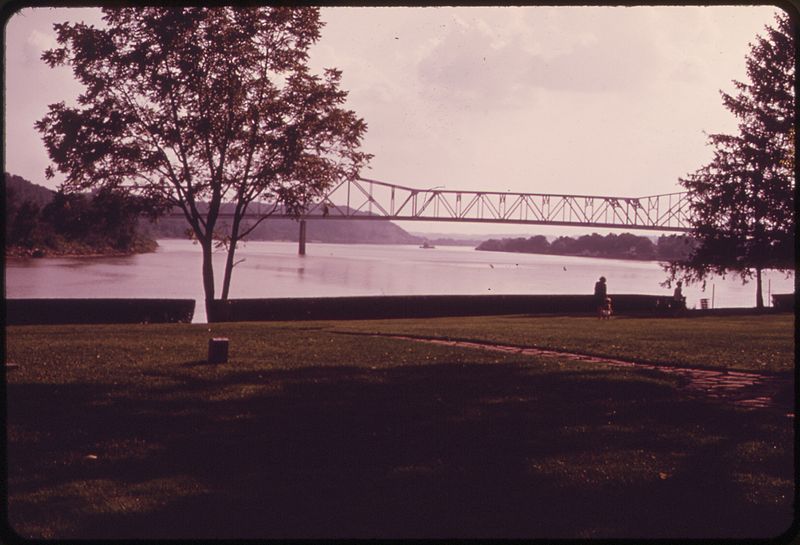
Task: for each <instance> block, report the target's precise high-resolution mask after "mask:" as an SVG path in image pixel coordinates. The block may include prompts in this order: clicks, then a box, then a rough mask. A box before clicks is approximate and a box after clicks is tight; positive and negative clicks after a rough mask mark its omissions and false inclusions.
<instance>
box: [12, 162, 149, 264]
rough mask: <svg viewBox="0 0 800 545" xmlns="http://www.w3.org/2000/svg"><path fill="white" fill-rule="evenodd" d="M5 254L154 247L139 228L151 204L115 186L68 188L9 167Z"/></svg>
mask: <svg viewBox="0 0 800 545" xmlns="http://www.w3.org/2000/svg"><path fill="white" fill-rule="evenodd" d="M5 198H6V203H5V204H6V209H5V213H6V216H5V228H6V254H7V255H18V256H35V257H39V256H45V255H86V254H103V255H108V254H130V253H140V252H150V251H153V250H155V248H156V247H157V244H156V242H155V240H153V239H152V238H149V237H147V236H146V235H143V234H141V233H140V230H139V223H140V219H139V218H140V215H141V214H142V213H143V212H145V211H146V210H147V209H148V207H147V206H146V205H145V203H143V202H141V201H140V200H138V199H134V198H131V197H127V196H124V195H121V194H118V193H113V192H111V191H103V190H101V191H98V192H96V193H94V194H83V193H72V194H65V193H60V192H55V191H51V190H49V189H47V188H44V187H41V186H38V185H36V184H33V183H31V182H29V181H27V180H25V179H24V178H21V177H19V176H15V175H13V174H9V173H5Z"/></svg>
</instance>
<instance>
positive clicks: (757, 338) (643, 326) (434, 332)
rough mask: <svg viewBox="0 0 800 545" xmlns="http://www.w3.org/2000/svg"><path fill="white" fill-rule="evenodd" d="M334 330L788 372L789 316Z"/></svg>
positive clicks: (384, 323) (443, 323) (494, 320)
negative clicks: (481, 342)
mask: <svg viewBox="0 0 800 545" xmlns="http://www.w3.org/2000/svg"><path fill="white" fill-rule="evenodd" d="M335 330H336V331H352V332H360V333H381V334H386V333H394V334H400V335H418V336H422V337H431V338H443V339H458V340H471V341H483V342H492V343H498V344H506V345H512V346H535V347H538V348H546V349H550V350H562V351H567V352H575V353H579V354H588V355H594V356H608V357H612V358H622V359H626V360H631V361H641V362H650V363H664V364H677V365H682V366H688V367H711V368H722V369H735V370H747V371H756V372H762V371H763V372H793V371H794V363H795V343H794V316H793V315H791V314H777V315H753V316H728V317H715V316H705V317H691V318H668V319H663V318H661V319H659V318H637V317H626V316H618V317H617V316H615V317H613V318H612V319H610V320H598V319H597V318H594V317H573V316H553V317H549V316H548V317H532V316H495V317H488V318H487V317H467V318H460V317H459V318H437V319H430V320H425V321H416V320H373V321H363V322H359V323H355V322H346V323H344V324H343V325H342V326H339V327H337V328H336V329H335Z"/></svg>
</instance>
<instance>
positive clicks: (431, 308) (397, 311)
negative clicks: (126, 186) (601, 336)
mask: <svg viewBox="0 0 800 545" xmlns="http://www.w3.org/2000/svg"><path fill="white" fill-rule="evenodd" d="M611 297H612V300H613V307H614V312H617V313H659V312H669V311H671V306H672V304H673V300H672V298H671V297H663V296H654V295H635V294H623V295H611ZM210 310H211V315H210V316H209V321H213V322H246V321H270V320H336V319H348V320H350V319H372V318H423V317H436V316H481V315H495V314H561V313H569V314H575V313H578V314H580V313H594V312H595V300H594V298H593V297H592V296H591V295H407V296H374V297H371V296H367V297H314V298H282V299H229V300H227V301H214V303H213V304H212V307H211V309H210Z"/></svg>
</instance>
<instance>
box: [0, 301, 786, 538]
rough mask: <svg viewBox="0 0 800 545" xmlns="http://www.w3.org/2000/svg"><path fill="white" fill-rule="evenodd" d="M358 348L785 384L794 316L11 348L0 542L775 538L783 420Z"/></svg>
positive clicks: (594, 380)
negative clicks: (465, 344) (446, 342)
mask: <svg viewBox="0 0 800 545" xmlns="http://www.w3.org/2000/svg"><path fill="white" fill-rule="evenodd" d="M353 332H360V333H365V332H373V333H374V332H381V333H402V334H413V335H420V336H426V337H448V338H460V339H472V340H489V341H495V342H502V343H505V344H515V345H537V346H541V347H550V348H559V349H566V350H573V351H576V352H582V353H592V354H601V355H611V356H616V357H626V358H628V359H642V360H648V361H661V362H669V363H680V364H686V365H702V366H721V365H725V366H729V367H731V368H737V369H753V370H770V371H775V372H788V371H789V370H790V369H791V368H792V366H793V361H794V341H793V317H791V316H788V315H786V316H782V315H778V316H751V317H746V319H742V318H740V317H735V318H721V317H713V318H693V319H663V320H651V319H626V318H618V319H615V320H611V321H603V322H601V321H598V320H593V319H588V318H568V317H554V318H537V317H525V316H516V317H481V318H448V319H427V320H421V319H420V320H380V321H378V320H376V321H360V322H294V323H270V324H266V323H239V324H214V325H209V326H204V325H185V324H170V325H136V326H27V327H9V328H7V330H6V336H7V338H6V341H7V347H6V352H7V361H9V362H13V363H16V364H19V367H18V368H13V369H9V370H8V371H7V403H8V405H7V409H8V410H7V426H8V445H7V447H8V449H7V452H8V469H9V475H8V500H9V521H10V523H11V525H12V528H14V529H15V531H16V532H18V533H19V534H20V535H22V536H26V537H39V538H74V539H86V538H97V539H109V538H150V539H157V538H185V539H198V538H265V537H270V538H281V537H307V538H317V537H344V538H347V537H520V538H530V537H539V538H547V537H573V538H575V537H577V538H582V537H632V538H642V537H771V536H775V535H778V534H780V533H782V532H783V531H785V530H787V529H788V527H789V525H790V523H791V521H792V517H793V498H794V493H795V491H794V474H793V444H794V434H793V420H792V419H791V418H787V417H786V416H785V412H786V411H785V410H783V411H779V410H744V409H740V408H735V407H733V406H729V405H724V404H720V403H715V402H711V401H707V400H702V399H700V400H698V399H693V398H690V397H688V396H686V395H685V394H684V392H683V391H682V390H681V388H680V383H679V382H678V381H677V379H675V378H672V377H668V376H666V375H663V374H660V373H657V372H650V371H631V370H620V369H613V368H609V367H605V366H603V365H598V364H590V363H586V362H576V361H571V360H568V359H559V358H537V357H532V356H523V355H518V354H506V353H496V352H490V351H481V350H471V349H464V348H452V347H444V346H434V345H428V344H423V343H417V342H413V341H406V340H399V339H390V338H380V337H364V336H361V335H353V334H352V333H353ZM211 336H226V337H228V338H230V340H231V348H230V362H229V363H228V364H225V365H219V366H212V365H208V364H206V363H205V361H204V360H205V356H206V349H207V342H208V338H209V337H211ZM790 362H791V363H790ZM787 409H788V408H787Z"/></svg>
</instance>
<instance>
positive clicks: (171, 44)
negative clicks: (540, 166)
mask: <svg viewBox="0 0 800 545" xmlns="http://www.w3.org/2000/svg"><path fill="white" fill-rule="evenodd" d="M103 21H104V27H103V28H95V27H93V26H87V25H85V24H83V23H75V24H72V23H62V24H57V25H55V29H56V31H57V39H58V43H59V46H60V47H57V48H55V49H51V50H49V51H46V52H45V53H44V55H43V59H44V61H45V62H47V63H48V64H49V65H50V66H52V67H55V66H60V65H67V66H70V67H72V70H73V72H74V74H75V77H76V78H77V80H79V81H80V82H81V83H82V84H83V85H84V86H85V90H84V92H83V93H82V94H81V95H80V96H79V97H78V101H77V102H78V104H77V106H75V107H72V106H68V105H66V104H65V103H64V102H61V103H59V104H53V105H51V106H50V109H49V111H48V113H47V115H46V116H45V117H44V118H43V119H41V120H40V121H38V122H37V123H36V127H37V128H38V130H39V131H40V132H41V133H42V136H43V140H44V142H45V145H46V147H47V151H48V153H49V155H50V158H51V159H52V161H53V163H54V164H55V166H56V168H57V169H58V170H59V171H60V172H62V173H64V174H65V175H66V182H65V183H64V188H65V189H68V190H80V189H87V188H96V187H98V186H100V187H105V188H120V187H124V188H126V190H129V191H132V192H135V193H138V194H140V195H143V196H145V197H148V198H150V199H151V200H153V201H154V202H158V203H160V205H161V207H162V208H172V209H177V210H180V211H182V212H183V215H184V216H185V218H186V220H187V221H188V223H189V225H190V227H191V232H192V233H193V235H194V236H195V237H196V238H197V239H198V241H199V242H200V243H201V245H202V247H203V258H204V265H203V280H204V288H205V292H206V300H207V301H208V300H211V299H213V296H214V280H213V266H212V264H211V251H212V250H211V248H212V246H211V243H212V239H214V238H215V237H217V238H218V239H219V238H222V239H224V240H225V241H226V243H227V244H226V246H227V249H228V259H227V262H226V270H225V279H224V282H223V298H225V297H226V296H227V291H228V286H229V284H230V274H231V270H232V268H233V253H234V252H235V250H236V242H237V241H238V240H240V239H242V238H244V237H245V236H246V235H247V234H248V233H249V232H250V231H252V229H254V228H255V227H256V226H257V225H258V222H259V221H260V220H261V219H264V218H265V217H266V216H267V215H269V213H271V211H274V210H275V208H276V207H277V206H282V207H285V209H286V210H287V211H288V212H290V213H293V214H295V215H299V214H301V213H302V211H303V210H304V209H305V208H306V206H307V205H308V204H309V203H310V202H311V201H312V200H313V199H314V198H316V197H318V196H320V195H321V194H322V193H323V191H324V190H325V188H327V187H328V186H329V185H330V184H332V183H333V182H335V181H339V180H341V179H352V178H355V177H356V176H358V173H359V170H360V169H361V168H362V167H363V166H364V165H365V164H366V163H367V162H368V160H369V158H370V156H369V155H368V154H366V153H363V152H361V151H360V150H359V148H360V144H361V140H362V138H363V135H364V134H365V132H366V123H365V122H364V121H363V120H362V119H360V118H359V117H357V116H356V115H355V113H354V112H352V111H350V110H347V109H345V108H344V107H343V104H344V102H345V100H346V97H347V93H346V92H345V91H342V90H341V89H340V88H339V85H340V81H341V72H340V71H338V70H336V69H327V70H325V71H324V74H323V75H321V76H318V75H314V74H312V73H311V72H310V71H309V68H308V66H307V61H308V51H309V47H310V46H311V45H312V44H313V43H314V42H315V41H316V40H318V39H319V37H320V30H321V28H322V26H323V23H322V22H321V21H320V18H319V9H317V8H311V7H301V8H283V7H235V8H234V7H215V8H202V7H146V8H107V9H104V10H103ZM47 174H48V176H53V175H54V171H53V170H52V168H51V167H49V168H48V171H47ZM256 201H259V202H263V201H267V202H271V203H273V207H272V208H267V209H266V211H263V210H262V209H261V207H259V211H258V213H259V214H260V218H259V219H258V220H257V221H255V222H249V223H247V224H245V223H244V222H243V221H242V219H243V217H244V215H245V214H246V213H247V212H248V207H250V205H251V204H252V203H253V202H256ZM253 208H255V207H253ZM221 212H225V213H226V214H227V215H228V216H229V217H232V221H231V223H232V225H225V230H226V232H225V233H223V234H220V233H217V231H216V229H217V227H218V225H219V223H218V222H219V219H220V213H221Z"/></svg>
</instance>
